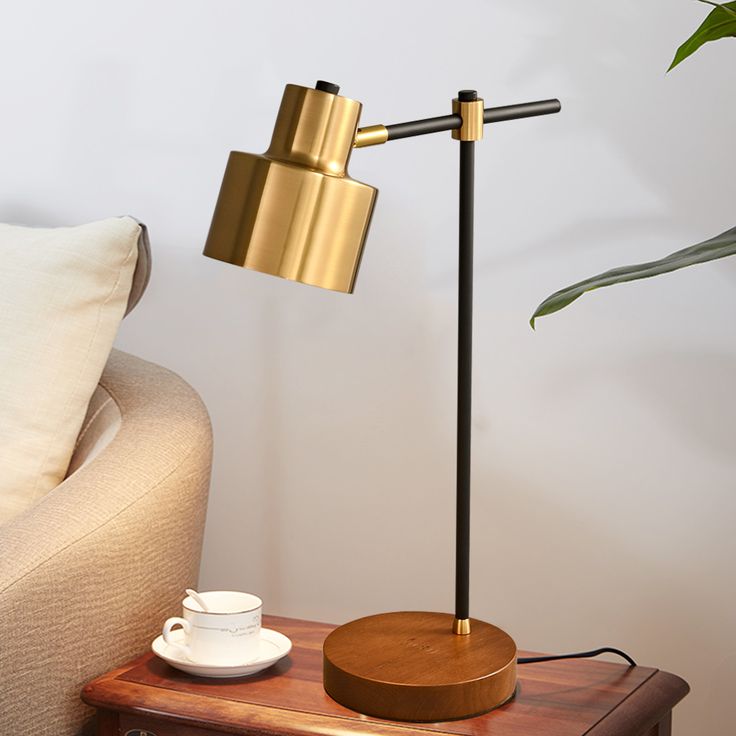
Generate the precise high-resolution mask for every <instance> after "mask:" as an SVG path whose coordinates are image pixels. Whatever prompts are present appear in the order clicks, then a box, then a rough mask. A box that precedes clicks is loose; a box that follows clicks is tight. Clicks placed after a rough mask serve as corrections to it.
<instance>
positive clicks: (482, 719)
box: [82, 616, 689, 736]
mask: <svg viewBox="0 0 736 736" xmlns="http://www.w3.org/2000/svg"><path fill="white" fill-rule="evenodd" d="M263 623H264V625H265V626H266V627H268V628H273V629H276V630H278V631H281V632H283V633H284V634H286V635H287V636H288V637H290V638H291V640H292V642H293V644H294V648H293V649H292V651H291V654H290V655H289V656H288V657H286V658H285V659H283V660H281V661H280V662H279V663H277V664H276V665H274V666H273V667H271V668H270V669H268V670H265V671H264V672H262V673H260V674H258V675H255V676H253V677H249V678H239V679H235V680H216V679H203V678H198V677H192V676H191V675H187V674H185V673H183V672H179V671H178V670H175V669H173V668H171V667H169V665H167V664H166V663H165V662H163V661H162V660H160V659H159V658H158V657H155V656H154V655H153V654H146V655H144V656H143V657H140V658H139V659H136V660H135V661H133V662H131V663H129V664H127V665H125V666H124V667H121V668H119V669H117V670H115V671H113V672H110V673H109V674H107V675H104V676H102V677H100V678H98V679H96V680H94V681H93V682H91V683H89V685H87V686H86V687H85V688H84V690H83V692H82V698H83V700H84V701H85V702H86V703H88V704H89V705H92V706H94V707H95V708H97V714H98V726H97V729H98V730H97V733H98V736H216V734H248V735H253V736H349V735H351V734H356V736H433V734H443V736H537V735H539V736H582V735H583V734H587V735H588V736H669V735H670V733H671V723H672V708H673V707H674V706H675V705H676V704H677V703H678V702H679V701H680V700H681V699H682V698H683V697H685V695H686V694H687V693H688V691H689V687H688V685H687V683H686V682H685V681H684V680H682V679H680V678H679V677H676V676H675V675H671V674H668V673H667V672H661V671H659V670H657V669H652V668H650V667H628V666H626V665H622V664H612V663H609V662H600V661H596V660H564V661H557V662H545V663H539V664H525V665H520V667H519V674H520V680H519V690H518V693H517V695H516V697H515V699H514V700H513V701H511V702H510V703H507V704H506V705H504V706H502V707H501V708H499V709H498V710H495V711H493V712H491V713H488V714H486V715H483V716H478V717H477V718H470V719H467V720H463V721H451V722H446V723H422V724H411V723H396V722H392V721H382V720H379V719H376V718H369V717H367V716H363V715H360V714H358V713H354V712H353V711H350V710H348V709H346V708H343V707H342V706H341V705H338V704H337V703H336V702H335V701H334V700H332V699H331V698H330V697H329V696H328V695H327V694H326V693H325V691H324V690H323V689H322V642H323V641H324V639H325V637H326V636H327V634H329V633H330V631H332V629H333V628H334V627H333V626H330V625H328V624H320V623H314V622H311V621H300V620H296V619H288V618H279V617H275V616H266V617H264V622H263Z"/></svg>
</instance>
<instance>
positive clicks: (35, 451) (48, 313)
mask: <svg viewBox="0 0 736 736" xmlns="http://www.w3.org/2000/svg"><path fill="white" fill-rule="evenodd" d="M140 233H141V226H140V225H139V224H138V223H137V222H136V221H135V220H133V219H132V218H130V217H113V218H109V219H107V220H100V221H99V222H93V223H90V224H88V225H80V226H78V227H60V228H32V227H20V226H17V225H2V224H0V523H3V522H4V521H7V520H9V519H10V518H12V517H13V516H16V515H17V514H19V513H20V512H22V511H24V510H25V509H27V508H28V507H30V506H32V505H33V504H34V503H35V502H36V501H37V500H38V499H39V498H41V497H42V496H43V495H44V494H46V493H48V492H49V491H50V490H51V489H52V488H54V487H55V486H57V485H58V484H59V483H61V481H62V480H63V478H64V475H65V473H66V470H67V466H68V465H69V460H70V458H71V456H72V452H73V451H74V443H75V440H76V438H77V434H78V433H79V429H80V427H81V425H82V421H83V420H84V416H85V413H86V411H87V404H88V403H89V400H90V398H91V396H92V394H93V392H94V390H95V387H96V386H97V382H98V381H99V378H100V375H101V373H102V369H103V368H104V366H105V363H106V362H107V358H108V356H109V354H110V350H111V348H112V344H113V340H114V339H115V335H116V333H117V330H118V325H119V324H120V320H121V319H122V318H123V315H124V313H125V308H126V304H127V302H128V294H129V292H130V287H131V281H132V278H133V271H134V269H135V264H136V259H137V255H138V237H139V235H140Z"/></svg>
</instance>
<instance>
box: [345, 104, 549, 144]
mask: <svg viewBox="0 0 736 736" xmlns="http://www.w3.org/2000/svg"><path fill="white" fill-rule="evenodd" d="M561 109H562V105H561V104H560V101H559V100H557V99H553V100H539V101H537V102H524V103H521V104H519V105H505V106H503V107H487V108H486V109H485V110H484V111H483V122H484V123H485V124H487V123H500V122H503V121H504V120H519V119H520V118H531V117H537V116H538V115H553V114H554V113H558V112H560V110H561ZM462 124H463V119H462V117H461V116H460V115H441V116H440V117H436V118H424V119H423V120H410V121H409V122H406V123H394V124H393V125H370V126H368V127H365V128H358V132H357V133H356V136H355V143H354V146H355V148H364V147H366V146H375V145H377V144H379V143H385V142H386V141H395V140H399V138H412V137H414V136H416V135H427V133H440V132H442V131H445V130H457V129H458V128H460V127H461V126H462Z"/></svg>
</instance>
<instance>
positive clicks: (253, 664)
mask: <svg viewBox="0 0 736 736" xmlns="http://www.w3.org/2000/svg"><path fill="white" fill-rule="evenodd" d="M171 638H172V640H173V642H174V643H175V644H176V643H182V644H183V643H184V632H183V631H182V630H181V629H175V630H174V631H172V632H171ZM151 649H153V653H154V654H156V655H157V656H159V657H161V659H163V660H164V661H166V662H168V663H169V664H170V665H171V666H172V667H176V669H178V670H181V671H182V672H188V673H189V674H190V675H198V676H199V677H245V676H246V675H255V673H256V672H260V671H261V670H265V669H266V667H270V666H271V665H272V664H275V663H276V662H278V661H279V660H280V659H281V658H282V657H285V656H286V655H287V654H288V653H289V652H290V651H291V639H289V637H288V636H284V635H283V634H280V633H279V632H278V631H274V630H273V629H261V650H260V652H258V657H257V658H256V659H254V660H252V661H250V662H248V663H247V664H238V665H213V664H198V663H197V662H192V661H191V660H189V659H187V658H186V657H185V656H184V655H183V654H182V653H181V652H179V651H178V650H176V649H174V648H172V647H170V646H169V645H168V644H167V643H166V642H165V641H164V638H163V636H157V637H156V638H155V639H154V640H153V644H152V645H151Z"/></svg>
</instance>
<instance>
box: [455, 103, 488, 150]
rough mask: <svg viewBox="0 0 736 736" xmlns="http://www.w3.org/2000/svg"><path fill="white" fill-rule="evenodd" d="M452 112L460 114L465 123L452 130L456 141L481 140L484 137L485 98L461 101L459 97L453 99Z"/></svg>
mask: <svg viewBox="0 0 736 736" xmlns="http://www.w3.org/2000/svg"><path fill="white" fill-rule="evenodd" d="M452 114H453V115H460V117H461V118H462V119H463V124H462V126H460V127H459V128H457V129H455V130H453V131H452V137H453V138H454V139H455V140H456V141H479V140H481V139H482V138H483V100H482V99H477V100H473V101H472V102H461V101H460V100H458V99H457V98H456V99H454V100H453V101H452Z"/></svg>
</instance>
